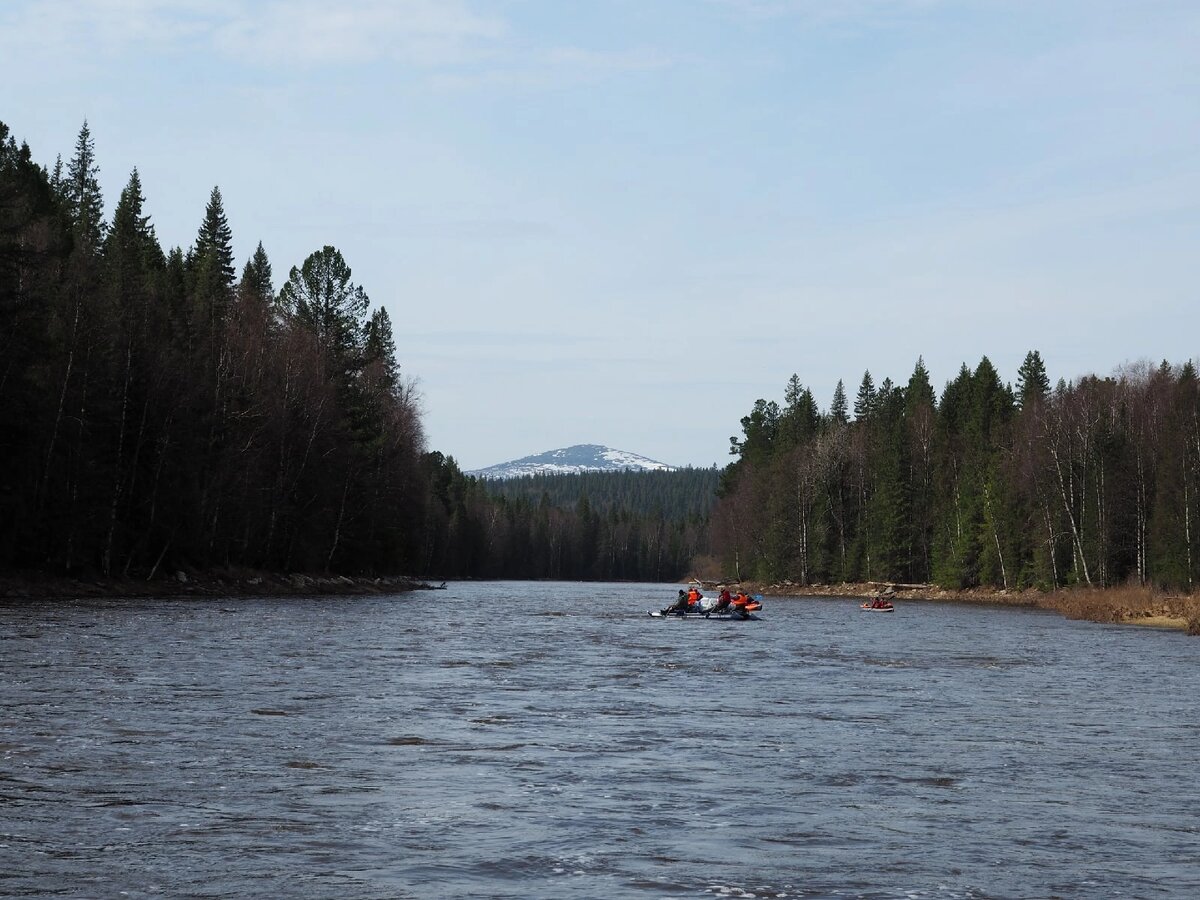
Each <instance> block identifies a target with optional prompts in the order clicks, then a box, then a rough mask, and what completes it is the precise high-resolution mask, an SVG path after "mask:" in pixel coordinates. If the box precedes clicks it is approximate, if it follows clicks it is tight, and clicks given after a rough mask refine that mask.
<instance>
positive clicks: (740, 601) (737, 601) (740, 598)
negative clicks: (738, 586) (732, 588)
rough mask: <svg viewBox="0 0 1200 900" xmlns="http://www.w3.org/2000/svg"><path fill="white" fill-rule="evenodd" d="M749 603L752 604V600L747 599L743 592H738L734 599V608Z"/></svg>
mask: <svg viewBox="0 0 1200 900" xmlns="http://www.w3.org/2000/svg"><path fill="white" fill-rule="evenodd" d="M749 602H750V598H749V597H747V596H746V595H745V594H743V593H742V592H741V591H738V592H737V596H736V597H734V598H733V605H734V606H738V607H741V606H745V605H746V604H747V603H749Z"/></svg>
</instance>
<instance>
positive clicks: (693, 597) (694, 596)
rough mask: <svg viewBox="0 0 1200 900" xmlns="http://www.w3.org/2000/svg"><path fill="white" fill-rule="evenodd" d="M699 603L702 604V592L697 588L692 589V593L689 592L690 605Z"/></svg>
mask: <svg viewBox="0 0 1200 900" xmlns="http://www.w3.org/2000/svg"><path fill="white" fill-rule="evenodd" d="M699 602H700V592H699V591H698V590H696V589H695V588H692V589H691V590H690V591H688V603H699Z"/></svg>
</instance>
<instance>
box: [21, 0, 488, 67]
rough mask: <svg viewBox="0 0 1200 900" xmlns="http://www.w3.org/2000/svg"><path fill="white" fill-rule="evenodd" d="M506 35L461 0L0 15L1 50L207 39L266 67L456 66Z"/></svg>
mask: <svg viewBox="0 0 1200 900" xmlns="http://www.w3.org/2000/svg"><path fill="white" fill-rule="evenodd" d="M505 33H506V26H505V24H504V23H503V22H502V21H500V20H498V19H495V18H488V17H485V16H482V15H478V14H476V13H474V12H472V11H471V10H470V9H469V8H468V7H467V5H466V4H465V3H462V2H459V0H343V2H341V3H339V4H336V5H330V4H328V3H325V2H318V0H295V2H282V0H275V2H269V3H259V2H252V0H25V2H20V0H18V2H17V3H16V4H15V5H14V6H9V7H8V8H7V9H6V10H5V11H4V12H3V13H0V47H6V48H11V49H12V50H13V51H14V52H17V51H20V50H25V52H28V51H29V48H33V49H35V51H40V52H41V53H46V52H47V51H50V50H52V51H54V52H59V53H74V52H83V51H84V50H85V49H88V50H90V49H92V48H95V47H97V45H98V46H99V47H100V48H102V49H103V51H104V52H106V53H108V54H121V53H125V52H127V51H130V50H132V49H134V48H137V47H143V46H152V47H154V49H156V50H159V51H163V50H167V49H170V48H172V47H176V46H181V45H184V44H194V43H207V44H208V45H209V46H211V47H212V48H213V49H214V50H216V51H217V52H219V53H221V54H223V55H225V56H227V57H231V58H234V59H238V60H240V61H242V62H246V63H251V64H254V63H258V64H261V65H276V64H280V63H283V64H289V65H323V64H343V63H362V62H373V61H376V60H379V59H390V60H399V61H402V62H406V63H409V64H412V65H417V66H426V67H436V66H442V65H453V64H458V63H462V62H464V61H468V60H474V59H479V58H481V57H483V56H486V54H487V52H488V47H489V46H490V45H491V44H492V43H494V42H496V41H498V40H499V39H501V38H502V37H503V36H504V35H505Z"/></svg>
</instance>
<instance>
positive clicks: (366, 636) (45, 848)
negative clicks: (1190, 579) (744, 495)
mask: <svg viewBox="0 0 1200 900" xmlns="http://www.w3.org/2000/svg"><path fill="white" fill-rule="evenodd" d="M674 593H675V588H674V587H673V586H670V585H631V584H578V583H543V582H539V583H514V582H504V583H463V584H451V585H449V586H448V588H447V589H446V590H444V591H436V592H418V593H411V594H404V595H397V596H369V597H362V596H354V597H319V598H312V597H303V598H270V599H267V598H236V597H235V598H228V599H219V600H214V599H204V600H177V599H163V600H147V599H137V600H108V601H98V600H87V601H74V602H47V601H29V602H20V601H16V600H8V601H6V602H5V604H4V605H3V606H0V895H2V896H5V897H49V896H54V897H135V898H136V897H234V896H236V897H264V898H266V897H330V898H404V897H466V896H475V897H505V898H507V897H514V898H515V897H522V898H524V897H545V898H576V897H578V898H622V897H637V898H641V897H668V898H669V897H759V898H767V897H770V898H800V897H843V898H844V897H869V898H892V897H896V898H924V897H937V898H959V897H961V898H1034V897H1038V898H1041V897H1052V896H1061V897H1068V898H1075V897H1181V898H1183V897H1188V898H1191V897H1196V896H1200V787H1198V786H1197V779H1196V774H1195V773H1196V762H1197V759H1198V758H1200V713H1198V706H1197V702H1196V701H1197V697H1196V692H1197V684H1198V683H1200V682H1198V678H1197V674H1198V669H1200V665H1198V658H1200V641H1198V640H1196V639H1195V638H1190V639H1189V638H1187V637H1185V636H1184V635H1183V634H1182V633H1179V632H1174V631H1158V630H1151V629H1139V628H1135V627H1129V626H1105V625H1096V624H1091V623H1084V622H1072V621H1068V620H1065V619H1062V618H1059V617H1058V616H1056V615H1054V614H1051V613H1045V612H1040V611H1034V610H1028V609H1014V608H1007V607H990V606H964V605H955V604H936V603H917V602H913V603H907V604H899V608H898V609H897V610H896V612H895V613H893V614H886V615H879V614H872V613H864V612H861V611H859V609H858V608H857V605H856V604H855V603H854V602H853V601H850V600H846V599H838V600H834V599H804V598H796V599H773V598H770V597H768V598H767V600H766V603H765V608H764V610H763V612H762V617H763V618H762V620H761V621H757V622H716V621H703V620H700V621H675V620H666V621H664V620H657V619H651V618H649V617H647V616H646V615H645V612H646V610H649V609H652V608H657V607H661V606H665V605H666V604H667V603H668V602H669V601H670V600H671V599H672V597H673V596H674Z"/></svg>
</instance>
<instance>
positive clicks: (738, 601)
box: [733, 588, 750, 619]
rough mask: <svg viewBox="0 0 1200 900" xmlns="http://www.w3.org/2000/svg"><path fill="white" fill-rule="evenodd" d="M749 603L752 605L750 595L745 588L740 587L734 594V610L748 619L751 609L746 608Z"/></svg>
mask: <svg viewBox="0 0 1200 900" xmlns="http://www.w3.org/2000/svg"><path fill="white" fill-rule="evenodd" d="M749 605H750V596H749V595H748V594H747V593H746V592H745V591H744V590H742V589H741V588H738V592H737V593H736V594H734V596H733V609H734V612H736V613H738V614H739V615H741V617H742V618H743V619H748V618H750V612H749V610H747V609H746V607H747V606H749Z"/></svg>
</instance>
